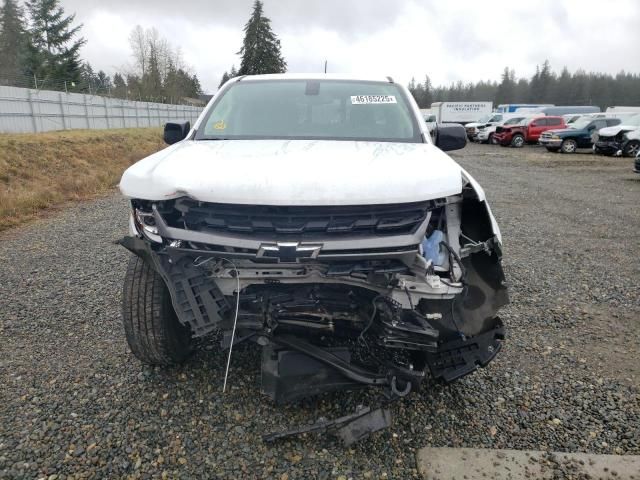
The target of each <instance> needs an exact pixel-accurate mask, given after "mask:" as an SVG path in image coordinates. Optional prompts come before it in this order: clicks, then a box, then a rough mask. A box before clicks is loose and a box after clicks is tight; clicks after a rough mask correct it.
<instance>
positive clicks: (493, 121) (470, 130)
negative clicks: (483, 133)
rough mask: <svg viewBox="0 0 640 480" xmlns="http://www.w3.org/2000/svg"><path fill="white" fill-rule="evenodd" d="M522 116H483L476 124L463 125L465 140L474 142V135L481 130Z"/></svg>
mask: <svg viewBox="0 0 640 480" xmlns="http://www.w3.org/2000/svg"><path fill="white" fill-rule="evenodd" d="M522 116H523V115H518V114H517V113H492V114H491V115H485V116H484V117H482V118H481V119H480V120H478V121H477V122H471V123H467V124H465V126H464V128H465V129H466V131H467V138H468V139H469V140H471V141H475V139H476V135H477V134H478V132H479V131H480V129H481V128H483V127H488V126H491V125H498V124H499V123H501V122H502V121H503V120H505V119H507V118H518V117H520V118H521V117H522Z"/></svg>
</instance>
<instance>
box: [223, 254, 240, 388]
mask: <svg viewBox="0 0 640 480" xmlns="http://www.w3.org/2000/svg"><path fill="white" fill-rule="evenodd" d="M221 260H224V261H225V262H228V263H230V264H231V266H232V267H233V271H234V272H235V275H236V313H235V315H234V316H233V329H232V330H231V343H230V344H229V355H227V368H226V369H225V371H224V383H223V384H222V393H225V392H226V390H227V378H228V377H229V366H230V365H231V352H232V350H233V341H234V340H235V337H236V325H237V324H238V312H239V311H240V272H239V271H238V267H236V264H235V263H233V262H232V261H231V260H228V259H226V258H222V259H221Z"/></svg>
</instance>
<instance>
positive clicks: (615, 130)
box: [598, 125, 638, 137]
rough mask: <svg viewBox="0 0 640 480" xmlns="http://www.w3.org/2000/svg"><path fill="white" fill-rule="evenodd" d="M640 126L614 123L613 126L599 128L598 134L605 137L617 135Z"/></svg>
mask: <svg viewBox="0 0 640 480" xmlns="http://www.w3.org/2000/svg"><path fill="white" fill-rule="evenodd" d="M637 128H638V127H636V126H634V125H614V126H613V127H605V128H601V129H600V130H598V135H600V136H603V137H615V136H616V135H618V134H619V133H620V132H630V131H631V130H636V129H637Z"/></svg>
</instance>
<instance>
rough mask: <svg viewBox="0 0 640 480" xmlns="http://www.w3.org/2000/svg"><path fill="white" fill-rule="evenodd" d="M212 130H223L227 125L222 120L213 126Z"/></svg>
mask: <svg viewBox="0 0 640 480" xmlns="http://www.w3.org/2000/svg"><path fill="white" fill-rule="evenodd" d="M213 128H215V129H216V130H224V129H225V128H227V124H226V123H224V120H220V121H219V122H216V123H214V124H213Z"/></svg>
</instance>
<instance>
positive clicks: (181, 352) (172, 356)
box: [122, 255, 194, 365]
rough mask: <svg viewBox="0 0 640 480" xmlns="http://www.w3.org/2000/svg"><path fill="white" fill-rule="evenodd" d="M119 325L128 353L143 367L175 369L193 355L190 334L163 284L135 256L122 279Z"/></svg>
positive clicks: (160, 279) (151, 270)
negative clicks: (122, 326)
mask: <svg viewBox="0 0 640 480" xmlns="http://www.w3.org/2000/svg"><path fill="white" fill-rule="evenodd" d="M122 323H123V324H124V331H125V335H126V337H127V343H128V344H129V348H130V349H131V352H133V354H134V355H135V356H136V357H137V358H138V359H139V360H140V361H142V362H143V363H147V364H149V365H174V364H176V363H181V362H183V361H184V360H185V359H186V358H187V357H189V355H191V353H192V352H193V349H194V344H193V340H192V338H191V330H190V329H189V328H188V327H186V326H184V325H182V324H181V323H180V322H179V321H178V317H177V316H176V313H175V311H174V309H173V305H172V304H171V296H170V294H169V290H168V289H167V286H166V285H165V283H164V280H163V279H162V277H161V276H160V275H159V274H158V273H157V272H156V271H155V270H154V269H153V268H151V266H150V265H149V264H147V263H146V262H145V261H144V260H142V259H141V258H140V257H138V256H136V255H132V256H131V258H130V260H129V265H128V266H127V273H126V274H125V277H124V286H123V290H122Z"/></svg>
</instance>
